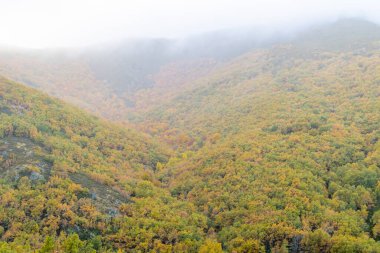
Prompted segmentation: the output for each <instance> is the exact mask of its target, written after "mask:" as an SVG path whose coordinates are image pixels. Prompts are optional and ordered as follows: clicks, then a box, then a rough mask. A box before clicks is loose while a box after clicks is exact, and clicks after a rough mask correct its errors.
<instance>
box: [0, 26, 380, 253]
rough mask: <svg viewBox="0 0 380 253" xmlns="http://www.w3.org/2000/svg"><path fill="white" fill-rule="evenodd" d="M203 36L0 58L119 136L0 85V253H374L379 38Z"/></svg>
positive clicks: (327, 32)
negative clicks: (183, 43) (178, 42)
mask: <svg viewBox="0 0 380 253" xmlns="http://www.w3.org/2000/svg"><path fill="white" fill-rule="evenodd" d="M206 37H207V36H206ZM211 37H212V38H213V39H214V40H211V39H210V38H209V39H207V38H206V39H204V40H203V41H202V40H201V37H199V38H195V40H196V41H198V42H199V43H198V44H197V43H196V42H194V43H193V46H192V47H190V46H188V47H187V48H188V49H187V50H189V51H186V50H182V49H181V50H179V51H173V49H174V48H175V47H172V43H174V42H173V41H168V40H156V41H151V42H149V43H146V44H144V43H142V44H141V43H140V42H136V44H133V46H131V47H130V48H122V47H116V49H115V47H114V48H113V49H112V50H114V51H113V54H111V53H109V52H110V51H112V50H111V49H110V51H108V52H107V51H97V53H94V52H91V53H89V52H87V53H86V54H81V56H80V57H77V56H75V57H73V58H71V60H67V59H70V57H69V56H68V55H67V54H66V55H64V56H62V55H60V54H58V53H56V55H55V56H54V57H52V56H51V54H50V53H49V54H48V55H49V56H46V57H45V58H44V59H42V58H41V55H38V57H37V58H36V57H34V56H31V57H30V58H28V59H29V61H30V63H28V64H26V65H23V64H24V63H25V62H26V61H25V59H26V58H25V55H24V54H21V56H20V55H19V58H17V57H16V56H15V54H14V53H9V52H8V53H7V55H6V57H4V58H2V60H1V64H0V66H1V67H0V70H1V71H0V72H1V73H3V74H4V75H6V76H8V77H11V78H14V79H17V80H20V81H22V82H24V83H27V82H30V80H31V79H28V78H29V77H30V78H32V77H33V76H34V75H35V76H36V77H37V76H38V78H39V80H41V82H38V84H37V85H34V83H29V85H32V86H36V88H37V89H38V88H40V89H41V87H45V86H46V87H50V88H49V89H48V90H46V91H47V92H48V93H49V94H53V95H54V94H55V95H56V96H58V97H61V98H63V99H66V97H65V95H64V94H72V95H73V97H71V98H70V99H66V101H72V98H75V99H78V101H79V102H77V103H76V104H77V105H81V103H84V104H85V105H83V106H82V107H83V108H85V109H90V110H91V111H93V112H94V111H95V112H98V114H100V115H103V116H106V117H108V118H113V119H114V120H115V119H117V120H120V121H121V122H114V123H110V122H108V121H106V120H103V119H98V118H96V117H95V116H91V115H90V114H88V113H86V112H84V111H81V110H80V109H77V108H75V107H73V106H71V105H69V104H66V103H64V102H61V101H59V100H57V99H54V98H51V97H49V96H48V95H45V94H42V93H40V92H38V91H36V90H34V89H31V88H26V87H24V86H22V85H20V84H17V83H15V82H13V81H9V80H8V79H5V78H2V79H1V81H0V117H1V120H0V137H1V138H0V168H1V175H2V177H1V178H2V179H1V180H2V181H1V184H0V185H1V188H0V209H1V210H0V236H1V241H2V242H1V243H0V252H34V250H38V251H39V252H54V250H56V251H58V252H116V251H118V250H119V252H247V253H248V252H380V242H379V240H380V141H379V140H380V77H379V73H380V72H379V71H380V67H379V66H380V47H379V46H380V28H379V27H378V26H377V25H375V24H372V23H369V22H366V21H361V20H343V21H339V22H337V23H334V24H327V25H324V26H317V27H315V28H310V29H309V30H307V31H304V32H300V33H299V34H297V36H294V37H282V36H279V37H276V38H277V40H274V39H273V38H274V37H271V38H272V39H267V40H265V43H263V42H261V41H260V42H259V41H257V40H255V43H253V42H252V41H253V40H252V38H256V37H255V36H252V37H250V36H247V37H248V38H251V39H246V40H244V43H243V42H241V41H239V42H236V41H233V42H230V41H228V40H226V41H224V43H221V44H218V46H220V48H218V47H215V48H214V50H210V51H209V50H206V49H205V50H204V51H203V52H202V50H200V49H201V48H212V46H210V44H208V42H207V41H215V39H216V40H217V38H218V36H211ZM222 37H223V36H222ZM237 37H239V36H237ZM269 37H270V36H269ZM239 38H240V37H239ZM203 43H205V44H203ZM245 43H247V44H245ZM200 44H202V46H198V45H200ZM205 45H206V46H205ZM207 45H208V46H209V47H207ZM231 45H236V47H233V46H231ZM227 48H229V49H230V50H225V51H224V50H223V49H227ZM190 49H191V50H190ZM197 50H198V51H199V52H198V53H199V54H195V53H192V52H196V51H197ZM222 51H224V54H222V53H221V52H222ZM168 52H169V53H168ZM186 52H187V53H186ZM219 53H220V54H219ZM41 54H42V53H41ZM131 55H133V56H131ZM90 56H91V57H90ZM218 56H220V57H218ZM60 57H62V58H60ZM16 58H17V59H16ZM11 59H14V60H11ZM36 59H38V60H36ZM62 59H65V60H62ZM151 60H152V62H151ZM47 61H49V62H52V63H51V64H49V66H50V68H46V69H44V68H43V66H45V65H46V62H47ZM63 61H64V62H65V63H64V64H63V63H62V62H63ZM8 62H9V63H8ZM31 62H33V63H31ZM145 62H149V64H148V65H144V64H145ZM38 64H40V65H39V66H38ZM31 65H35V66H38V67H36V68H35V69H34V70H32V69H31V68H30V66H31ZM105 66H107V68H106V67H105ZM134 67H136V68H134ZM36 69H44V71H42V70H41V72H40V71H39V72H36V73H39V74H38V75H37V74H36V73H35V72H34V71H35V70H36ZM124 69H127V71H124ZM25 70H30V72H25ZM64 71H67V73H66V74H68V76H72V79H70V81H68V82H67V84H68V85H65V84H64V83H62V80H63V79H64V77H63V76H64V75H65V73H63V74H62V76H57V75H55V74H52V76H51V79H49V76H46V75H48V73H62V72H64ZM21 73H22V74H23V75H20V74H21ZM74 73H77V74H78V75H76V74H74ZM113 74H115V75H113ZM25 76H27V80H28V81H25V80H22V78H24V77H25ZM45 76H46V77H47V79H46V80H44V77H45ZM33 79H34V77H33ZM103 79H104V80H103ZM127 79H128V80H133V81H131V82H130V83H127V82H126V81H125V80H127ZM99 80H100V81H99ZM141 80H144V81H141ZM146 80H149V81H148V82H145V81H146ZM49 81H51V82H52V83H54V85H52V86H49ZM77 81H78V82H77ZM85 83H86V85H84V84H85ZM81 84H83V86H81ZM92 84H93V87H92ZM124 85H125V86H124ZM58 87H60V88H61V89H58ZM66 87H67V90H65V89H66ZM79 87H83V89H82V90H78V88H79ZM89 91H95V92H97V93H95V94H98V95H90V94H89V95H88V96H85V95H83V96H82V95H80V94H86V93H89ZM54 92H56V93H54ZM77 92H78V93H77ZM106 98H107V99H108V100H107V99H106ZM98 101H99V102H98ZM97 103H98V104H97ZM95 104H97V105H96V107H95V106H94V105H95ZM119 105H120V106H119ZM99 108H100V109H99ZM119 109H120V110H119ZM75 250H77V251H75Z"/></svg>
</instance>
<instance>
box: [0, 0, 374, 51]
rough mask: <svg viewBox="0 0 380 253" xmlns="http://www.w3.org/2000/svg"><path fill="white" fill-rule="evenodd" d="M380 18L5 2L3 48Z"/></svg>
mask: <svg viewBox="0 0 380 253" xmlns="http://www.w3.org/2000/svg"><path fill="white" fill-rule="evenodd" d="M379 13H380V1H379V0H355V1H354V0H313V1H311V0H0V44H2V45H10V46H18V47H31V48H43V47H71V46H85V45H89V44H95V43H100V42H105V41H110V40H117V39H121V38H127V37H182V36H186V35H189V34H194V33H201V32H205V31H209V30H218V29H223V28H231V27H238V26H250V25H252V26H253V25H265V26H270V27H277V28H287V29H289V28H296V27H297V26H302V25H305V24H310V23H314V22H320V21H324V20H332V19H335V18H338V17H342V16H343V17H357V16H360V17H365V18H367V19H369V20H373V21H380V15H379ZM377 16H379V18H377ZM376 18H377V20H376Z"/></svg>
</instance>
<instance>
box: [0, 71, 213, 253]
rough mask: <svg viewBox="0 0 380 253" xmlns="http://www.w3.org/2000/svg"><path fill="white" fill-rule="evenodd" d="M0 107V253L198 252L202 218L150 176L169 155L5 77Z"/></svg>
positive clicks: (128, 132)
mask: <svg viewBox="0 0 380 253" xmlns="http://www.w3.org/2000/svg"><path fill="white" fill-rule="evenodd" d="M0 108H1V109H0V112H1V113H0V119H1V120H0V122H1V123H0V137H1V138H0V151H1V153H0V154H1V156H0V157H1V160H0V165H1V166H0V168H1V170H0V171H1V175H2V179H1V184H0V203H1V204H0V210H1V211H0V213H1V215H0V236H1V239H2V241H3V242H2V243H0V249H1V250H6V249H9V250H15V251H17V252H34V250H36V249H40V248H42V247H48V246H49V245H50V244H51V245H53V246H52V247H53V248H54V249H56V250H58V251H65V252H66V251H67V250H68V249H67V247H69V246H68V245H72V244H74V245H76V247H78V248H79V250H80V252H93V249H95V250H98V251H100V252H103V251H106V250H116V249H117V248H122V249H124V250H128V251H135V252H138V251H148V250H150V249H153V248H156V247H157V248H165V247H166V248H171V247H177V248H182V249H185V250H186V251H188V250H190V249H192V248H193V249H194V248H195V249H196V248H197V247H198V246H199V244H200V243H202V238H203V236H204V235H203V226H206V224H205V219H206V218H205V217H203V216H202V215H201V214H197V213H196V212H195V211H194V207H193V206H192V204H188V203H185V202H183V201H178V200H176V199H175V198H173V197H171V196H170V194H169V193H168V192H167V191H166V190H163V189H161V187H160V182H159V181H158V180H156V179H155V177H154V170H156V164H159V163H163V162H165V161H166V160H167V157H168V152H167V150H165V149H163V148H160V147H159V146H158V145H157V144H156V143H154V142H153V141H151V140H149V139H148V138H147V137H146V136H144V135H141V134H139V133H136V132H135V131H133V130H128V129H125V128H122V127H120V126H115V125H112V124H109V123H106V122H104V121H101V120H99V119H96V118H95V117H93V116H91V115H88V114H86V113H84V112H82V111H80V110H78V109H76V108H74V107H72V106H69V105H66V104H63V103H62V102H60V101H57V100H55V99H51V98H49V97H47V96H46V95H43V94H41V93H39V92H36V91H34V90H32V89H29V88H25V87H22V86H21V85H19V84H16V83H14V82H11V81H9V80H6V79H3V78H2V79H1V80H0ZM193 211H194V212H193ZM69 234H70V235H69ZM77 235H79V237H80V239H79V238H78V237H77ZM81 240H82V241H81ZM51 245H50V246H51ZM50 246H49V247H50ZM6 252H8V251H6ZM10 252H13V251H10ZM49 252H50V251H49Z"/></svg>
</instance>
